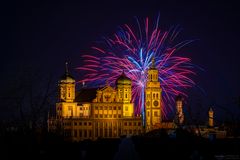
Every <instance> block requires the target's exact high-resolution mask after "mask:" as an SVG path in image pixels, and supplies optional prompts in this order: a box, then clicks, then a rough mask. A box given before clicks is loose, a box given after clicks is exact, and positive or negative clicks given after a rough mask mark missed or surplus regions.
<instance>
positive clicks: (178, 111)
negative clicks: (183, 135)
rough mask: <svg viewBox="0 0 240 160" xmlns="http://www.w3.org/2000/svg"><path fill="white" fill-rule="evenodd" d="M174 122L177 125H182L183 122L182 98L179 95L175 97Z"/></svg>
mask: <svg viewBox="0 0 240 160" xmlns="http://www.w3.org/2000/svg"><path fill="white" fill-rule="evenodd" d="M176 120H177V124H178V125H182V124H183V122H184V114H183V98H182V96H180V95H178V96H177V97H176Z"/></svg>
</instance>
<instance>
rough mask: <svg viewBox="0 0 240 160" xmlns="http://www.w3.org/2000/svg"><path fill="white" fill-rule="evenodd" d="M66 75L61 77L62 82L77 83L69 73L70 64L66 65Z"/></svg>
mask: <svg viewBox="0 0 240 160" xmlns="http://www.w3.org/2000/svg"><path fill="white" fill-rule="evenodd" d="M65 65H66V66H65V67H66V68H65V74H64V75H63V76H62V77H61V79H60V82H63V83H75V79H74V78H73V76H71V75H70V74H69V72H68V63H67V62H66V63H65Z"/></svg>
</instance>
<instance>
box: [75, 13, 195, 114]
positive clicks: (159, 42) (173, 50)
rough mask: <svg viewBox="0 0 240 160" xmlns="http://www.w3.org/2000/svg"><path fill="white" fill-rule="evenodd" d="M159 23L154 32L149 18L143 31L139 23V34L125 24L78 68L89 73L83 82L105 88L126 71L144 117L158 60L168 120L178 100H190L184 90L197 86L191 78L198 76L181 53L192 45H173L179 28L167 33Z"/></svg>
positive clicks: (137, 109) (135, 100) (85, 57)
mask: <svg viewBox="0 0 240 160" xmlns="http://www.w3.org/2000/svg"><path fill="white" fill-rule="evenodd" d="M158 22H159V17H158V18H157V21H156V25H155V26H153V27H152V28H151V26H150V25H149V19H148V18H146V20H145V21H144V23H143V27H141V25H140V23H139V20H138V19H137V27H135V28H137V30H134V27H131V26H129V25H127V24H125V25H123V26H122V27H121V28H120V30H119V32H116V33H115V34H114V35H113V36H112V37H111V38H104V42H105V43H104V44H103V45H99V46H94V47H92V49H93V52H92V54H91V55H83V56H82V57H83V59H84V60H83V61H84V65H83V66H82V67H78V68H77V69H80V70H82V71H86V74H85V76H84V77H83V79H81V80H80V81H79V82H87V83H89V84H92V85H102V84H105V83H106V81H107V82H108V83H109V84H114V83H115V81H116V79H117V78H118V77H119V76H120V75H121V74H122V71H123V70H124V71H125V74H126V75H127V76H128V77H129V78H130V79H131V80H132V86H133V88H132V92H133V96H132V99H133V102H134V103H135V112H136V114H140V113H141V112H143V111H144V109H143V106H144V104H145V102H144V96H145V95H144V94H145V93H144V89H145V85H146V81H147V70H148V68H149V67H150V66H151V63H152V62H151V59H152V58H153V57H154V58H155V63H156V68H157V69H158V71H159V81H160V84H161V88H162V102H161V104H162V105H163V115H164V116H167V113H168V112H171V111H172V110H173V107H174V106H175V104H174V99H175V96H176V95H178V94H182V95H183V96H186V93H185V91H184V90H185V89H186V88H189V87H192V86H194V84H195V83H194V81H193V80H191V78H190V76H191V75H193V74H195V73H194V71H193V70H192V69H193V68H194V66H193V65H192V64H191V59H190V58H187V57H182V56H181V55H180V54H179V53H178V52H177V51H178V50H179V49H180V48H181V47H183V46H185V45H187V44H188V43H190V42H192V41H191V40H185V41H183V42H180V43H177V44H174V43H173V41H174V39H175V38H176V37H177V35H178V34H179V31H178V27H176V28H173V29H170V31H165V32H163V31H161V30H160V28H159V26H158Z"/></svg>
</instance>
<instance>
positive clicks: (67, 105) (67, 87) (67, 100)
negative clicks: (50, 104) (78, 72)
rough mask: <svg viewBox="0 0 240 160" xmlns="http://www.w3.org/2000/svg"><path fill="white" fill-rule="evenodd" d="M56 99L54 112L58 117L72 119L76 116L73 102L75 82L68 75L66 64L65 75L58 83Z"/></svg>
mask: <svg viewBox="0 0 240 160" xmlns="http://www.w3.org/2000/svg"><path fill="white" fill-rule="evenodd" d="M58 98H59V102H58V103H57V104H56V110H57V111H56V112H57V116H58V117H73V116H76V114H77V109H76V106H77V103H76V102H74V100H75V80H74V78H73V77H72V76H71V75H70V74H69V71H68V63H67V62H66V64H65V74H64V75H63V76H62V77H61V79H60V81H59V82H58Z"/></svg>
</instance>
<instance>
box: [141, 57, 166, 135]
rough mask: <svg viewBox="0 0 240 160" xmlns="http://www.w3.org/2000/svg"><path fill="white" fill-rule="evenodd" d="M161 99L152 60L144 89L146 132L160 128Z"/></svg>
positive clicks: (156, 73)
mask: <svg viewBox="0 0 240 160" xmlns="http://www.w3.org/2000/svg"><path fill="white" fill-rule="evenodd" d="M161 98H162V90H161V87H160V82H159V80H158V70H157V69H156V66H155V59H154V58H152V65H151V67H150V68H149V70H148V80H147V83H146V89H145V115H146V118H145V120H146V123H145V124H146V131H147V132H148V131H151V130H153V129H156V128H160V127H161V116H162V114H161Z"/></svg>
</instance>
